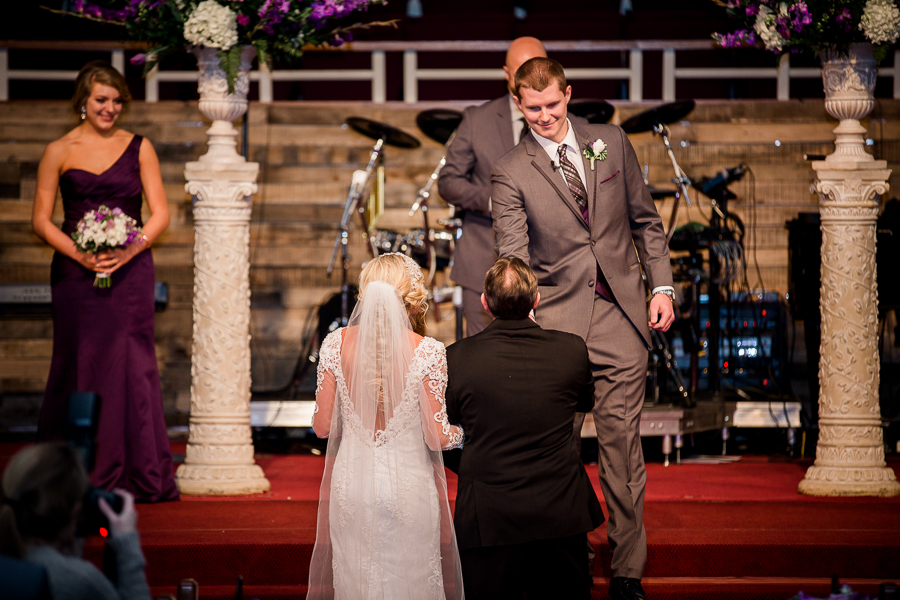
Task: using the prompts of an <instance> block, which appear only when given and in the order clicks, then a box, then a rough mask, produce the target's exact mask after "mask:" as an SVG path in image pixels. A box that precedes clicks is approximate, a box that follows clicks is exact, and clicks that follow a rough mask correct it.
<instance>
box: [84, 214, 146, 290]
mask: <svg viewBox="0 0 900 600" xmlns="http://www.w3.org/2000/svg"><path fill="white" fill-rule="evenodd" d="M141 233H142V231H141V228H140V227H138V226H137V221H135V220H134V219H132V218H131V217H129V216H128V215H126V214H125V213H123V212H122V209H121V208H113V209H110V208H109V207H108V206H106V205H105V204H101V205H100V207H99V208H97V210H89V211H88V212H86V213H84V216H83V217H81V220H80V221H78V225H76V226H75V231H74V232H73V233H72V239H73V240H75V248H76V249H77V250H78V251H79V252H82V253H84V254H97V253H98V252H105V251H107V250H115V249H117V248H124V247H126V246H127V245H128V244H130V243H132V242H133V241H134V240H136V239H137V237H138V236H139V235H141ZM111 285H112V280H111V279H110V274H109V273H97V276H96V277H95V278H94V287H101V288H108V287H110V286H111Z"/></svg>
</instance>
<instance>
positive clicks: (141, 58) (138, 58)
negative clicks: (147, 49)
mask: <svg viewBox="0 0 900 600" xmlns="http://www.w3.org/2000/svg"><path fill="white" fill-rule="evenodd" d="M146 60H147V55H146V54H144V53H143V52H141V53H140V54H135V55H134V56H132V57H131V60H130V61H128V62H130V63H131V64H132V65H142V64H144V62H146Z"/></svg>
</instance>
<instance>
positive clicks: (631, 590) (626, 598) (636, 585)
mask: <svg viewBox="0 0 900 600" xmlns="http://www.w3.org/2000/svg"><path fill="white" fill-rule="evenodd" d="M609 597H610V598H612V600H645V598H647V594H645V593H644V588H642V587H641V580H640V579H634V578H632V577H613V578H612V579H611V580H610V582H609Z"/></svg>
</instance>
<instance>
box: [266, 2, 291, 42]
mask: <svg viewBox="0 0 900 600" xmlns="http://www.w3.org/2000/svg"><path fill="white" fill-rule="evenodd" d="M290 10H291V3H290V0H266V1H265V2H264V3H263V5H262V7H260V9H259V13H258V14H259V18H260V19H261V20H263V21H268V23H269V25H278V24H279V23H281V21H282V20H284V15H285V14H287V13H288V12H290ZM264 29H265V28H264ZM272 33H273V32H269V34H270V35H272Z"/></svg>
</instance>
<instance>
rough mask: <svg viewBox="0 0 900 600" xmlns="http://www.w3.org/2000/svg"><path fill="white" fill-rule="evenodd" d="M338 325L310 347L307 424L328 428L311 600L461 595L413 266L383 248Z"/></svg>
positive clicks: (439, 368)
mask: <svg viewBox="0 0 900 600" xmlns="http://www.w3.org/2000/svg"><path fill="white" fill-rule="evenodd" d="M359 293H360V296H359V302H358V303H357V305H356V308H355V309H354V310H353V314H352V316H351V317H350V323H349V325H348V326H347V327H345V328H341V329H338V330H336V331H334V332H332V333H330V334H329V335H328V337H326V338H325V341H324V342H323V343H322V349H321V352H320V356H319V367H318V381H317V383H318V385H317V387H316V408H315V414H314V422H313V429H314V430H315V432H316V434H317V435H318V436H319V437H328V450H327V452H326V460H325V473H324V476H323V478H322V488H321V491H320V498H319V518H318V530H317V533H316V545H315V548H314V549H313V554H312V560H311V563H310V575H309V592H308V595H307V598H308V599H309V600H318V599H320V598H335V599H336V600H345V599H346V600H356V599H360V600H400V599H409V600H419V599H421V600H426V599H428V600H432V599H434V600H444V599H445V598H446V599H448V600H449V599H457V598H460V599H461V598H463V587H462V576H461V574H460V569H459V554H458V551H457V547H456V537H455V535H454V531H453V523H452V520H451V515H450V506H449V504H448V502H447V482H446V479H445V476H444V465H443V461H442V459H441V450H442V449H443V450H446V449H449V448H457V447H461V446H462V442H463V431H462V429H461V428H460V427H457V426H455V425H451V424H450V423H449V422H448V421H447V411H446V408H445V406H444V391H445V389H446V387H447V362H446V355H445V350H444V346H443V344H441V343H440V342H438V341H437V340H434V339H432V338H429V337H423V336H422V335H421V334H422V333H424V330H425V310H426V309H427V304H426V291H425V286H424V282H423V277H422V272H421V270H420V269H419V266H418V265H417V264H416V263H415V261H413V260H412V259H411V258H409V257H408V256H406V255H403V254H384V255H381V256H378V257H377V258H375V259H374V260H372V261H371V262H370V263H369V264H368V265H367V266H366V268H365V269H363V271H362V273H361V274H360V277H359Z"/></svg>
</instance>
